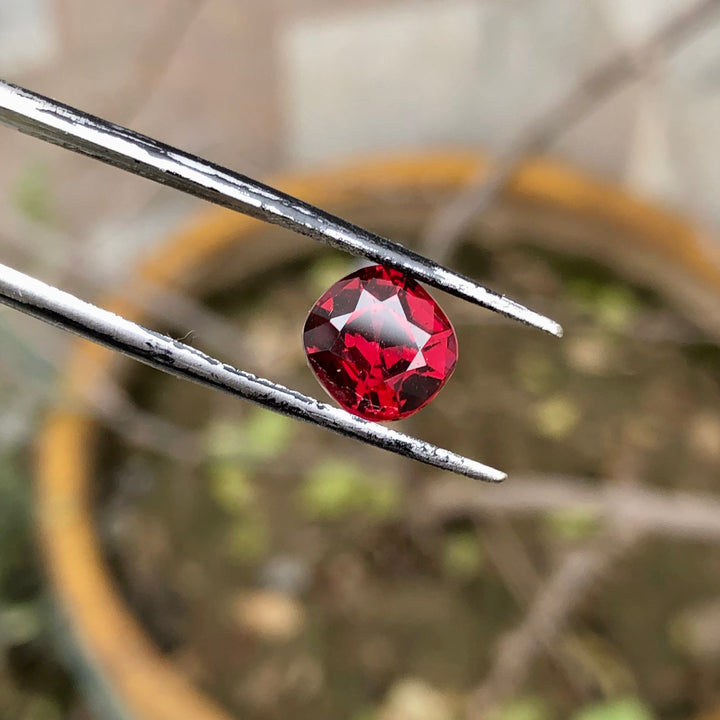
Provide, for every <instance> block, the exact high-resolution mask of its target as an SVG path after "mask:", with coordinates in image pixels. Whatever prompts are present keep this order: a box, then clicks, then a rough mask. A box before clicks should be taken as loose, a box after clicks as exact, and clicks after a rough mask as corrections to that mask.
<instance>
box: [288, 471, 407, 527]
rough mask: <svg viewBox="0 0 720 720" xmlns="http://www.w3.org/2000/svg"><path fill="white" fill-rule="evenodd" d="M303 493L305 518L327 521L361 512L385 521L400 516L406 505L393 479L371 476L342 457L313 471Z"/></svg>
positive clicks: (307, 476)
mask: <svg viewBox="0 0 720 720" xmlns="http://www.w3.org/2000/svg"><path fill="white" fill-rule="evenodd" d="M300 492H301V494H300V502H301V505H302V509H303V512H304V513H305V515H307V516H308V517H311V518H316V519H324V520H337V519H340V518H342V517H346V516H348V515H352V514H360V513H362V514H365V515H367V516H369V517H372V518H374V519H376V520H383V519H387V518H389V517H393V516H394V515H396V514H397V512H398V510H399V508H400V505H401V502H402V495H401V492H400V487H399V486H398V485H397V484H396V483H394V482H393V481H392V480H391V479H390V478H384V477H382V476H377V475H375V476H372V477H369V476H368V475H367V473H365V472H364V471H363V470H362V469H361V468H359V467H358V466H357V465H355V464H354V463H352V462H350V461H348V460H343V459H340V458H331V459H329V460H325V461H323V462H321V463H318V464H317V465H315V466H314V467H313V468H311V470H310V472H309V473H308V474H307V475H306V477H305V482H304V484H303V486H302V488H301V491H300Z"/></svg>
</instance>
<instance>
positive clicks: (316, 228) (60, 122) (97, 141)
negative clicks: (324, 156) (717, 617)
mask: <svg viewBox="0 0 720 720" xmlns="http://www.w3.org/2000/svg"><path fill="white" fill-rule="evenodd" d="M0 123H2V124H4V125H7V126H9V127H12V128H15V129H17V130H20V131H21V132H24V133H27V134H28V135H33V136H35V137H38V138H41V139H42V140H45V141H47V142H51V143H54V144H56V145H60V146H62V147H64V148H67V149H69V150H73V151H75V152H79V153H82V154H84V155H89V156H91V157H93V158H96V159H97V160H101V161H103V162H105V163H108V164H110V165H114V166H116V167H119V168H122V169H124V170H128V171H129V172H132V173H135V174H136V175H141V176H143V177H146V178H149V179H151V180H154V181H156V182H159V183H161V184H163V185H168V186H170V187H173V188H176V189H178V190H182V191H183V192H185V193H188V194H190V195H195V196H196V197H199V198H203V199H204V200H209V201H210V202H213V203H216V204H218V205H222V206H224V207H227V208H230V209H232V210H237V211H239V212H241V213H244V214H245V215H250V216H252V217H256V218H259V219H261V220H264V221H266V222H270V223H275V224H277V225H282V226H284V227H287V228H289V229H291V230H293V231H295V232H298V233H301V234H303V235H307V236H309V237H311V238H313V239H315V240H319V241H321V242H324V243H327V244H328V245H331V246H333V247H335V248H338V249H340V250H344V251H346V252H349V253H352V254H354V255H360V256H363V257H366V258H368V259H369V260H372V261H373V262H376V263H379V264H381V265H386V266H389V267H394V268H397V269H398V270H401V271H402V272H405V273H407V274H409V275H412V276H414V277H416V278H417V279H419V280H423V281H425V282H426V283H427V284H428V285H432V286H434V287H436V288H439V289H440V290H444V291H445V292H448V293H450V294H452V295H456V296H457V297H460V298H462V299H464V300H467V301H469V302H472V303H475V304H476V305H480V306H482V307H486V308H488V309H490V310H493V311H495V312H499V313H501V314H502V315H506V316H507V317H510V318H513V319H515V320H519V321H520V322H523V323H526V324H528V325H532V326H534V327H536V328H539V329H540V330H544V331H545V332H548V333H550V334H552V335H557V336H558V337H559V336H561V335H562V328H561V327H560V325H559V324H558V323H556V322H555V321H554V320H551V319H550V318H547V317H545V316H544V315H541V314H539V313H536V312H535V311H534V310H530V309H529V308H526V307H524V306H523V305H520V304H519V303H516V302H515V301H513V300H510V299H509V298H506V297H505V296H503V295H499V294H498V293H495V292H493V291H492V290H489V289H488V288H485V287H483V286H482V285H479V284H478V283H476V282H474V281H473V280H470V279H469V278H467V277H465V276H464V275H460V274H459V273H456V272H454V271H452V270H448V269H447V268H445V267H443V266H441V265H438V264H437V263H435V262H433V261H432V260H429V259H427V258H425V257H423V256H422V255H418V254H417V253H414V252H412V251H410V250H407V249H406V248H404V247H402V246H401V245H399V244H397V243H395V242H392V241H391V240H388V239H387V238H383V237H381V236H379V235H375V234H374V233H371V232H368V231H367V230H363V229H362V228H359V227H357V226H355V225H352V224H351V223H348V222H347V221H345V220H342V219H340V218H338V217H335V216H333V215H330V214H329V213H326V212H325V211H323V210H320V209H319V208H316V207H313V206H312V205H309V204H307V203H304V202H302V201H301V200H297V199H296V198H293V197H290V196H289V195H286V194H284V193H282V192H280V191H278V190H275V189H274V188H271V187H268V186H267V185H263V184H261V183H259V182H256V181H255V180H251V179H250V178H247V177H245V176H244V175H240V174H239V173H236V172H233V171H232V170H228V169H226V168H223V167H221V166H219V165H216V164H214V163H210V162H208V161H207V160H203V159H201V158H198V157H196V156H193V155H190V154H189V153H186V152H183V151H182V150H178V149H176V148H173V147H170V146H169V145H165V144H164V143H161V142H158V141H157V140H153V139H152V138H149V137H146V136H144V135H140V134H139V133H136V132H133V131H132V130H128V129H127V128H123V127H120V126H119V125H115V124H113V123H110V122H108V121H106V120H102V119H101V118H98V117H94V116H92V115H88V114H86V113H84V112H81V111H79V110H76V109H74V108H71V107H69V106H67V105H62V104H61V103H57V102H55V101H54V100H50V99H49V98H46V97H43V96H42V95H38V94H36V93H33V92H30V91H29V90H25V89H23V88H19V87H16V86H14V85H11V84H10V83H7V82H4V81H2V80H0Z"/></svg>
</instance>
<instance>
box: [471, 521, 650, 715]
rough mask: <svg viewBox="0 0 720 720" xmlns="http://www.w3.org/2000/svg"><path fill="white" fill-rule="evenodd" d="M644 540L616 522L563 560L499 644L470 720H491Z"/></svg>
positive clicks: (475, 694) (475, 696)
mask: <svg viewBox="0 0 720 720" xmlns="http://www.w3.org/2000/svg"><path fill="white" fill-rule="evenodd" d="M640 536H641V533H640V531H639V530H638V529H637V528H633V527H632V526H629V527H628V526H621V525H620V524H619V523H613V524H612V526H611V527H609V528H608V529H607V531H606V532H604V533H602V534H601V535H599V536H597V537H595V538H593V539H592V540H591V541H589V542H588V543H587V544H586V545H584V546H583V547H581V548H578V549H577V550H573V551H571V552H570V553H569V554H568V555H567V556H566V557H565V558H564V559H563V560H562V562H561V563H560V565H559V566H558V568H557V569H556V570H555V571H554V572H553V573H552V574H551V575H550V577H549V578H548V580H547V581H546V582H545V584H544V585H543V586H542V588H541V589H540V590H539V591H538V593H537V595H536V598H535V600H534V601H533V603H532V605H531V606H530V609H529V610H528V612H527V614H526V615H525V617H524V618H523V619H522V620H521V622H520V624H519V625H518V626H517V627H516V628H515V629H513V630H511V631H510V632H508V633H507V634H506V635H505V636H504V637H503V638H502V639H501V640H500V644H499V646H498V650H497V654H496V658H495V661H494V663H493V666H492V668H491V669H490V672H489V673H488V675H487V677H486V679H485V680H484V682H483V683H482V684H481V685H480V687H479V688H478V689H477V690H475V691H474V692H473V694H472V696H471V698H470V701H469V703H468V718H470V719H472V720H475V719H477V720H480V719H481V718H486V717H487V716H488V711H489V709H491V708H492V707H494V706H495V705H496V704H497V703H498V702H501V701H502V700H504V699H506V698H507V697H509V696H510V695H512V694H513V693H514V692H515V691H516V690H517V689H518V688H519V686H520V685H521V684H522V683H523V682H524V681H525V679H526V677H527V674H528V673H529V671H530V669H531V667H532V665H533V663H534V661H535V659H536V658H537V656H538V654H539V653H540V651H541V650H542V649H543V648H548V647H551V646H552V644H553V641H554V640H555V639H556V638H557V636H558V635H559V634H560V633H561V632H562V629H563V627H564V626H565V624H566V623H567V621H568V619H569V617H570V615H571V614H572V612H573V610H574V609H575V608H576V607H577V606H578V604H579V603H580V602H581V601H582V600H583V599H584V598H585V597H586V596H587V594H588V592H589V591H590V590H591V589H592V588H593V586H594V585H595V583H596V582H597V581H598V580H599V579H600V578H601V577H602V576H603V575H605V574H606V573H607V572H608V570H609V569H610V567H611V566H612V565H613V564H614V562H615V561H616V560H618V559H619V558H620V557H622V556H623V555H624V554H625V553H626V552H627V551H628V550H629V549H630V548H631V547H632V545H633V544H634V542H635V541H636V540H637V539H639V537H640Z"/></svg>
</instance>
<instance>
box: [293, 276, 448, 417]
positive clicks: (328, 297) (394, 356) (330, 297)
mask: <svg viewBox="0 0 720 720" xmlns="http://www.w3.org/2000/svg"><path fill="white" fill-rule="evenodd" d="M303 339H304V342H305V352H306V353H307V358H308V362H309V364H310V367H311V368H312V371H313V372H314V373H315V375H316V376H317V379H318V380H319V381H320V383H321V385H322V386H323V387H324V388H325V390H327V392H328V393H329V394H330V395H331V396H332V397H333V398H335V400H337V402H339V403H340V405H342V406H343V407H344V408H345V409H346V410H348V411H349V412H351V413H354V414H355V415H360V416H361V417H364V418H367V419H368V420H399V419H400V418H404V417H407V416H408V415H412V414H413V413H414V412H416V411H417V410H419V409H420V408H421V407H423V406H424V405H426V404H427V403H428V402H430V400H432V398H433V397H435V395H437V393H438V391H439V390H440V388H441V387H442V386H443V385H444V384H445V382H446V381H447V379H448V378H449V377H450V375H452V372H453V370H454V369H455V363H456V361H457V338H456V337H455V331H454V330H453V328H452V325H451V324H450V321H449V320H448V319H447V317H446V316H445V313H444V312H443V311H442V310H441V309H440V308H439V306H438V305H437V303H436V302H435V301H434V300H433V299H432V298H431V297H430V295H429V294H428V293H427V292H426V291H425V290H424V289H423V288H422V287H420V285H419V284H418V283H417V282H416V281H415V280H413V279H412V278H410V277H407V276H406V275H404V274H403V273H401V272H400V271H399V270H393V269H391V268H385V267H383V266H382V265H374V266H372V267H365V268H362V270H358V271H357V272H354V273H352V274H350V275H348V276H347V277H344V278H343V279H342V280H340V281H338V282H336V283H335V284H334V285H333V286H332V287H331V288H330V289H329V290H328V291H327V292H326V293H325V294H324V295H323V296H322V297H321V298H320V299H319V300H318V301H317V302H316V303H315V305H314V306H313V308H312V310H311V311H310V314H309V315H308V319H307V321H306V322H305V329H304V338H303Z"/></svg>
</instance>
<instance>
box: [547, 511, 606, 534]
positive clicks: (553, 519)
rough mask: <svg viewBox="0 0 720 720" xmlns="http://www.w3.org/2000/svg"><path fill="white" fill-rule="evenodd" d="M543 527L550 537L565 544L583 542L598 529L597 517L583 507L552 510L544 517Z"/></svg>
mask: <svg viewBox="0 0 720 720" xmlns="http://www.w3.org/2000/svg"><path fill="white" fill-rule="evenodd" d="M545 525H546V527H547V529H548V530H549V531H550V532H551V533H552V535H554V536H555V537H557V538H558V539H560V540H565V541H567V542H574V541H577V540H585V539H586V538H588V537H590V536H592V535H594V534H595V533H596V532H597V531H598V528H599V527H600V524H599V521H598V517H597V515H596V514H595V513H593V512H592V511H590V510H587V509H585V508H583V507H576V508H565V509H563V510H553V511H551V512H549V513H547V515H545Z"/></svg>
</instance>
